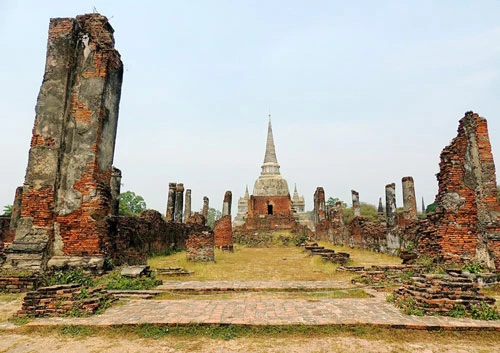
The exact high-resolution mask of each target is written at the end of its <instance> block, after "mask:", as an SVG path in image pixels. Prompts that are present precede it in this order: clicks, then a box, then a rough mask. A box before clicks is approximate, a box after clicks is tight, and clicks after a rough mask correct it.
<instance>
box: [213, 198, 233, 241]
mask: <svg viewBox="0 0 500 353" xmlns="http://www.w3.org/2000/svg"><path fill="white" fill-rule="evenodd" d="M231 203H232V193H231V191H226V193H225V194H224V202H223V204H222V217H221V218H220V219H218V220H217V221H215V224H214V238H215V246H217V247H218V248H220V249H222V250H229V251H233V226H232V222H231Z"/></svg>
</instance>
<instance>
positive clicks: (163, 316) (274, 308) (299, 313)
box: [27, 281, 500, 331]
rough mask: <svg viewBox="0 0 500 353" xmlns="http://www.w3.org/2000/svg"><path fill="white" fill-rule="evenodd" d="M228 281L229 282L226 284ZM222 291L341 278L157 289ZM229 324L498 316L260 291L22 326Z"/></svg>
mask: <svg viewBox="0 0 500 353" xmlns="http://www.w3.org/2000/svg"><path fill="white" fill-rule="evenodd" d="M231 283H232V285H231ZM195 287H196V288H198V290H200V291H213V290H214V289H215V288H218V289H220V290H222V291H227V290H229V291H231V290H247V289H248V288H251V289H253V290H256V289H259V290H264V289H263V288H266V289H278V288H279V289H290V288H292V289H296V288H300V289H305V288H309V289H311V290H317V289H327V288H345V287H346V283H345V282H274V281H270V282H168V283H166V284H164V285H162V286H160V287H159V288H158V289H161V290H168V291H170V290H175V289H178V288H180V290H186V289H189V290H193V288H195ZM146 323H150V324H159V325H161V324H164V325H175V324H179V325H187V324H233V325H373V326H378V327H396V328H414V329H439V328H441V329H489V330H497V331H500V321H481V320H472V319H454V318H448V317H432V316H427V317H418V316H408V315H404V314H402V313H400V311H399V310H398V309H396V308H395V307H394V306H393V305H392V304H390V303H387V302H386V301H385V294H378V295H375V296H374V297H373V298H365V299H269V298H266V296H265V295H260V296H259V297H257V298H256V297H249V298H248V299H229V300H187V299H186V300H130V301H129V302H127V303H125V304H124V305H118V306H113V307H112V308H110V309H108V310H106V312H105V313H104V314H102V315H95V316H91V317H86V318H68V317H65V318H46V319H35V320H33V321H31V322H30V323H28V324H27V325H28V326H51V325H91V326H103V327H105V326H115V325H137V324H146Z"/></svg>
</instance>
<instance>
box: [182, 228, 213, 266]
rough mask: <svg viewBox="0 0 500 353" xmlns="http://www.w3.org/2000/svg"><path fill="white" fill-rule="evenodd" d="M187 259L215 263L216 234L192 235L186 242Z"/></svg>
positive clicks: (202, 233)
mask: <svg viewBox="0 0 500 353" xmlns="http://www.w3.org/2000/svg"><path fill="white" fill-rule="evenodd" d="M186 257H187V259H188V260H189V261H195V262H208V261H215V240H214V233H212V232H200V233H195V234H191V235H190V236H189V238H188V240H187V241H186Z"/></svg>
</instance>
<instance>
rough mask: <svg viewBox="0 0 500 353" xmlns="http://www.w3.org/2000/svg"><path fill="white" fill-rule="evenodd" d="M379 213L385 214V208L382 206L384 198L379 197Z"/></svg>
mask: <svg viewBox="0 0 500 353" xmlns="http://www.w3.org/2000/svg"><path fill="white" fill-rule="evenodd" d="M377 213H378V214H379V215H383V214H384V206H382V198H381V197H379V198H378V208H377Z"/></svg>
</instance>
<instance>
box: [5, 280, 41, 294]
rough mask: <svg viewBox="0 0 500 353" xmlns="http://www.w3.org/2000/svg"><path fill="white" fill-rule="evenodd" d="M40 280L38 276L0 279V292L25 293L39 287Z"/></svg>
mask: <svg viewBox="0 0 500 353" xmlns="http://www.w3.org/2000/svg"><path fill="white" fill-rule="evenodd" d="M38 283H39V279H38V277H36V276H31V277H17V276H8V277H0V292H4V293H24V292H28V291H30V290H33V289H35V288H37V287H38Z"/></svg>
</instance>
